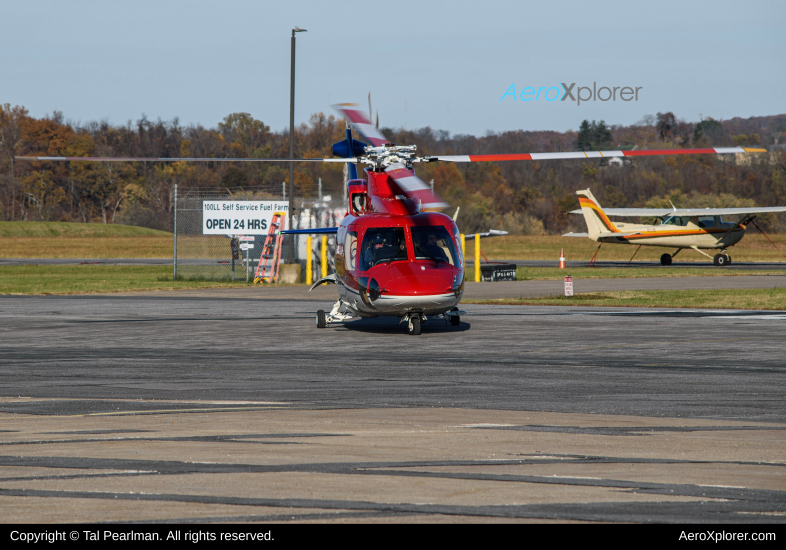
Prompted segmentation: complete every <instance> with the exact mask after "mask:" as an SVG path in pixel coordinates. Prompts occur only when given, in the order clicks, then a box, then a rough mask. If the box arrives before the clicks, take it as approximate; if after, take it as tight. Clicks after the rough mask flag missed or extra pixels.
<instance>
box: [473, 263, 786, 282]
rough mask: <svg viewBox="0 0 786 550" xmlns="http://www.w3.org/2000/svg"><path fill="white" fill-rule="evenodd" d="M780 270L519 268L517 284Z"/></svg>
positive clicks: (780, 272) (738, 274) (777, 272)
mask: <svg viewBox="0 0 786 550" xmlns="http://www.w3.org/2000/svg"><path fill="white" fill-rule="evenodd" d="M785 273H786V272H784V271H783V270H774V269H771V270H767V269H755V270H754V269H751V270H748V269H745V270H742V269H735V270H731V269H723V268H718V269H712V268H709V269H708V268H705V267H679V268H677V267H665V266H660V267H654V268H652V267H635V266H631V267H572V268H570V269H560V268H558V267H519V268H517V269H516V280H517V281H556V280H562V278H563V277H565V275H571V276H572V277H573V278H574V279H642V278H649V277H745V276H749V275H784V274H785ZM464 277H465V279H466V280H467V281H474V280H475V268H474V267H473V266H469V267H467V268H466V272H465V275H464Z"/></svg>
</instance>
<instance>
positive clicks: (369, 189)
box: [335, 171, 464, 317]
mask: <svg viewBox="0 0 786 550" xmlns="http://www.w3.org/2000/svg"><path fill="white" fill-rule="evenodd" d="M367 175H368V181H367V182H366V181H362V180H355V182H356V183H355V184H354V185H353V182H350V185H349V190H350V194H349V195H350V196H349V200H350V209H349V213H348V214H347V216H346V217H345V218H344V219H343V221H342V222H341V224H340V226H339V227H338V231H337V234H336V257H335V266H336V283H337V286H338V292H339V296H340V298H341V301H342V302H343V303H344V305H346V306H347V307H348V308H350V309H351V310H352V311H353V313H356V314H357V315H359V316H361V317H377V316H383V315H385V316H396V317H404V316H407V315H411V314H414V313H421V314H423V315H427V316H428V315H440V314H443V313H445V312H447V311H450V310H451V309H452V308H454V307H456V306H457V305H458V304H459V302H460V301H461V297H462V294H463V292H464V261H463V257H462V250H461V241H460V235H459V231H458V228H457V227H456V224H455V223H454V222H453V220H452V219H451V218H450V217H449V216H446V215H445V214H442V213H439V212H419V211H418V209H419V205H418V204H417V203H416V202H415V201H413V200H410V199H405V198H403V197H401V196H400V195H399V196H396V195H395V192H396V189H395V188H393V189H391V187H390V186H391V185H392V186H395V182H392V181H389V180H388V181H385V180H387V179H388V178H387V175H386V174H384V173H381V172H373V171H367ZM352 191H355V193H353V192H352ZM358 194H362V195H365V197H363V200H362V201H359V200H356V198H357V197H355V195H358ZM358 206H361V207H362V209H358V208H357V207H358Z"/></svg>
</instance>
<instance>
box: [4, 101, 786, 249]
mask: <svg viewBox="0 0 786 550" xmlns="http://www.w3.org/2000/svg"><path fill="white" fill-rule="evenodd" d="M344 128H345V125H344V122H343V121H341V120H338V119H336V118H335V117H333V116H332V115H325V114H323V113H316V114H313V115H312V116H311V117H310V118H309V121H308V122H307V123H304V124H301V125H300V126H299V127H297V128H296V131H295V155H296V156H297V157H327V156H330V154H331V145H332V144H333V143H335V142H337V141H340V140H341V139H343V133H344ZM381 132H382V133H383V134H384V135H385V136H386V137H387V138H388V139H389V140H390V141H391V142H393V143H397V144H414V145H417V146H418V152H419V153H420V154H427V155H428V154H434V155H436V154H440V155H450V154H490V153H528V152H541V151H571V150H576V149H579V150H586V151H590V150H609V149H656V148H658V149H661V148H686V147H726V146H734V145H744V146H758V147H763V148H766V149H768V151H769V152H768V153H763V154H745V155H725V156H720V155H717V156H716V155H701V156H680V157H635V158H625V159H622V160H619V159H613V160H611V161H609V160H607V159H593V160H586V161H576V160H567V161H545V162H537V161H521V162H500V163H467V164H453V163H429V164H425V165H418V166H417V173H418V176H419V177H420V178H421V179H423V180H424V181H426V182H428V181H430V180H434V185H435V189H436V190H437V192H439V193H440V194H441V195H442V196H443V197H444V198H445V199H447V202H449V203H450V204H451V205H452V206H453V207H461V211H460V215H459V225H460V227H461V228H462V230H463V231H466V232H474V231H476V230H486V229H489V228H496V229H505V230H507V231H510V232H511V233H514V234H535V235H537V234H554V233H560V232H564V231H566V230H573V229H576V230H578V229H581V228H582V223H583V222H582V220H581V219H578V218H577V217H575V216H572V217H571V216H568V215H567V214H566V213H567V212H568V211H570V210H573V209H575V208H577V205H578V203H577V200H576V198H575V191H576V190H578V189H586V188H590V189H592V192H593V194H594V195H595V196H596V197H597V198H598V200H599V201H600V203H601V204H602V205H603V206H608V207H620V206H630V207H642V206H661V205H663V204H668V201H669V200H671V201H672V202H673V203H674V204H675V205H676V206H678V207H703V206H739V205H746V206H748V205H749V206H754V205H761V206H775V205H786V146H784V143H783V142H784V141H786V140H785V139H784V138H786V115H776V116H768V117H752V118H748V119H741V118H733V119H731V120H724V121H719V120H714V119H712V118H704V119H702V120H700V121H698V122H686V121H684V120H679V119H677V118H676V117H675V116H674V114H673V113H657V114H656V115H651V116H645V117H643V119H642V120H641V121H639V122H638V123H637V124H634V125H630V126H609V125H607V124H606V123H605V121H587V120H584V121H582V122H581V123H580V125H579V130H578V131H575V132H574V131H566V132H556V131H523V130H517V131H509V132H500V133H488V134H486V135H484V136H480V137H478V136H471V135H451V134H449V133H448V132H445V131H441V130H434V129H432V128H429V127H426V128H421V129H418V130H404V129H400V128H399V129H393V128H381ZM15 156H73V157H78V156H123V157H153V158H157V157H200V158H286V157H288V156H289V131H288V129H284V130H281V131H271V129H270V127H269V126H267V125H265V124H264V123H263V122H262V121H260V120H256V119H255V118H253V117H252V116H251V115H249V114H248V113H233V114H230V115H228V116H226V117H225V118H224V120H223V121H221V122H220V123H218V125H217V126H216V127H215V128H204V127H203V126H200V125H189V126H182V125H181V124H180V123H179V121H178V120H177V119H173V120H171V121H162V120H156V121H152V120H149V119H147V118H146V117H144V116H143V117H142V118H140V119H139V120H137V121H136V122H133V123H132V122H128V123H127V124H125V125H112V124H109V123H108V122H106V121H101V122H88V123H86V124H75V123H73V122H71V121H68V120H66V119H65V118H64V116H63V114H62V113H60V112H54V113H53V114H52V115H49V116H45V117H42V118H35V117H31V116H30V115H29V113H28V111H27V110H26V109H25V108H24V107H22V106H13V107H12V106H11V105H9V104H5V105H2V106H0V219H2V220H6V221H13V220H29V221H34V220H35V221H39V220H40V221H72V222H83V223H125V224H130V225H140V226H145V227H152V228H156V229H164V230H169V231H171V229H172V210H173V202H174V200H173V199H174V187H175V184H177V185H178V189H179V191H180V192H188V191H189V190H197V189H199V190H200V191H206V190H215V191H220V190H227V189H230V190H236V189H243V190H247V191H248V192H253V193H254V195H255V196H258V197H260V198H265V197H269V198H279V197H280V196H281V193H280V191H281V184H282V182H284V181H286V180H287V179H288V165H287V164H286V163H283V162H282V163H234V164H233V163H223V162H215V163H212V162H199V163H185V162H177V163H160V162H133V163H101V162H30V161H19V160H16V161H15V160H14V157H15ZM320 179H321V181H322V189H323V193H325V194H331V195H332V196H333V197H334V198H338V197H341V196H342V188H343V182H344V174H343V166H342V165H340V164H334V163H301V164H298V165H296V168H295V181H294V184H295V189H296V192H295V194H296V197H298V199H299V200H306V201H307V200H308V199H312V198H315V197H316V195H317V193H318V190H317V187H318V184H317V182H318V181H319V180H320ZM296 206H297V205H296ZM451 211H452V209H451ZM762 221H763V222H764V223H765V226H766V228H767V229H770V230H773V231H786V220H781V219H779V218H778V217H775V216H770V217H769V218H765V219H764V220H762Z"/></svg>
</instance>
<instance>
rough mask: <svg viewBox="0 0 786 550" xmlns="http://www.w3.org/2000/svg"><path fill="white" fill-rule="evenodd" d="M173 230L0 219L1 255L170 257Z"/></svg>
mask: <svg viewBox="0 0 786 550" xmlns="http://www.w3.org/2000/svg"><path fill="white" fill-rule="evenodd" d="M171 257H172V234H171V233H167V232H165V231H156V230H155V229H147V228H144V227H134V226H131V225H112V224H101V223H67V222H0V258H171Z"/></svg>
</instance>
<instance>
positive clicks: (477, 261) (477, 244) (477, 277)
mask: <svg viewBox="0 0 786 550" xmlns="http://www.w3.org/2000/svg"><path fill="white" fill-rule="evenodd" d="M475 282H476V283H479V282H480V233H475Z"/></svg>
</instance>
